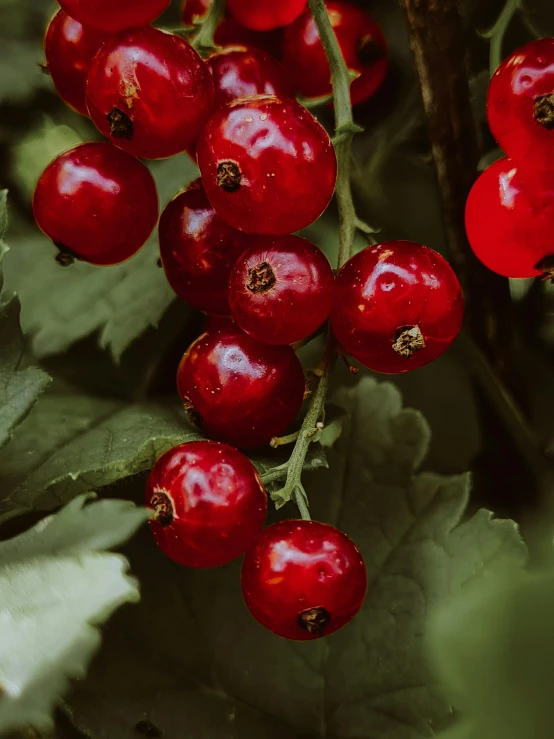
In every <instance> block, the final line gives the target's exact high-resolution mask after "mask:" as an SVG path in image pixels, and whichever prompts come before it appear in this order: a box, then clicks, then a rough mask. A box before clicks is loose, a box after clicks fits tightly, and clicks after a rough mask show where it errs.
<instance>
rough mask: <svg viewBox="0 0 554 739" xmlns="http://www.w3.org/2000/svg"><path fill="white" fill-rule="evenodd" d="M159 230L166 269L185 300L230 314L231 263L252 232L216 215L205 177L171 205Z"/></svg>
mask: <svg viewBox="0 0 554 739" xmlns="http://www.w3.org/2000/svg"><path fill="white" fill-rule="evenodd" d="M158 233H159V238H160V255H161V258H162V265H163V268H164V270H165V274H166V276H167V279H168V282H169V284H170V285H171V287H172V288H173V290H175V292H176V293H177V295H178V296H179V297H180V298H181V300H184V301H185V303H188V304H189V305H191V306H192V307H193V308H196V310H200V311H203V312H204V313H209V314H211V315H221V316H224V315H228V314H229V313H230V312H231V310H230V307H229V275H230V273H231V268H232V267H233V265H234V263H235V262H236V260H237V258H238V257H239V256H240V255H241V254H242V252H243V251H244V250H245V249H246V247H247V246H248V245H249V244H250V241H251V238H252V237H250V236H248V235H247V234H243V233H242V231H237V230H236V229H234V228H231V226H229V225H228V224H227V223H225V221H224V220H222V219H221V218H220V217H219V216H218V215H217V213H216V212H215V210H214V209H213V208H212V206H211V205H210V203H209V201H208V198H207V197H206V193H205V192H204V188H203V187H202V181H201V180H195V181H194V182H193V183H192V184H191V185H189V187H188V188H187V190H186V191H185V192H183V193H181V194H180V195H177V197H176V198H175V199H174V200H172V201H171V202H170V203H169V204H168V205H167V207H166V208H165V210H164V212H163V213H162V216H161V218H160V225H159V229H158Z"/></svg>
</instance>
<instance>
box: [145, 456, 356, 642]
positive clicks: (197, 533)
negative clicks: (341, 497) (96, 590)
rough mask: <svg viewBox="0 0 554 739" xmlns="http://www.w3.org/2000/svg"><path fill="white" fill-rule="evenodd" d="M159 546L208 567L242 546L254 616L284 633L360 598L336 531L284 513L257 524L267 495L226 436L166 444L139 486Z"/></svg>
mask: <svg viewBox="0 0 554 739" xmlns="http://www.w3.org/2000/svg"><path fill="white" fill-rule="evenodd" d="M146 502H147V505H148V507H149V508H151V509H152V510H153V511H154V512H155V519H154V520H152V522H151V524H150V526H151V528H152V532H153V534H154V536H155V538H156V541H157V542H158V544H159V546H160V548H161V549H162V550H163V551H164V552H165V554H167V555H168V556H169V557H171V559H173V560H175V562H177V563H178V564H180V565H184V566H185V567H217V566H219V565H223V564H226V563H227V562H230V561H231V560H233V559H235V558H237V557H239V556H240V555H241V554H244V553H246V556H245V558H244V561H243V565H242V578H241V579H242V592H243V595H244V599H245V602H246V605H247V606H248V608H249V610H250V611H251V612H252V614H253V615H254V617H255V618H256V619H257V620H258V621H259V622H260V623H261V624H262V625H263V626H265V627H266V628H268V629H270V630H271V631H273V632H274V633H276V634H279V636H283V637H286V638H287V639H315V638H317V637H320V636H326V635H328V634H331V633H332V632H334V631H336V630H337V629H340V628H341V627H342V626H344V625H345V624H346V623H348V621H350V620H351V619H352V618H353V617H354V616H355V615H356V613H357V612H358V611H359V609H360V608H361V606H362V603H363V599H364V596H365V591H366V585H367V577H366V571H365V566H364V563H363V559H362V556H361V554H360V552H359V550H358V549H357V547H356V546H355V544H354V543H353V542H352V541H351V540H350V539H349V538H348V537H347V536H346V535H345V534H343V533H342V532H341V531H339V530H338V529H336V528H334V527H333V526H329V525H327V524H324V523H319V522H316V521H302V520H288V521H281V522H280V523H276V524H273V525H272V526H268V527H267V528H266V529H264V530H262V529H263V525H264V522H265V516H266V509H267V496H266V493H265V490H264V487H263V484H262V482H261V480H260V478H259V476H258V473H257V472H256V469H255V468H254V466H253V464H252V463H251V462H250V460H249V459H247V457H245V456H244V455H243V454H241V453H240V452H239V451H237V450H236V449H233V447H231V446H228V445H227V444H220V443H217V442H214V441H195V442H190V443H188V444H182V445H181V446H178V447H175V448H174V449H171V450H170V451H169V452H167V453H166V454H164V455H163V456H162V457H160V459H159V460H158V461H157V463H156V464H155V466H154V468H153V469H152V472H151V473H150V477H149V478H148V483H147V486H146Z"/></svg>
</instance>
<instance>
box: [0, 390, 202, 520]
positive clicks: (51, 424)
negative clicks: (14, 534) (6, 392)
mask: <svg viewBox="0 0 554 739" xmlns="http://www.w3.org/2000/svg"><path fill="white" fill-rule="evenodd" d="M197 438H201V437H200V436H199V434H198V433H197V432H196V431H195V430H193V429H191V428H190V427H189V426H188V425H187V421H186V419H185V416H184V412H183V410H182V409H181V407H180V406H178V405H177V404H165V405H164V404H161V403H144V404H125V403H120V402H118V401H112V400H102V399H99V398H93V397H88V396H83V395H74V394H67V395H53V394H52V395H46V396H44V397H43V398H42V400H41V402H40V403H39V405H38V406H37V407H36V408H35V409H34V410H33V412H32V413H31V414H30V416H29V417H28V418H27V420H26V421H25V422H24V423H23V424H22V425H21V426H20V427H19V429H18V430H17V431H16V433H15V434H14V437H13V440H12V442H11V444H10V445H9V447H7V448H6V449H5V450H3V451H2V452H0V490H1V493H0V497H1V500H0V511H2V512H3V513H9V514H13V513H18V512H23V511H26V510H50V509H52V508H55V507H56V506H59V505H60V504H62V503H66V502H67V501H69V500H71V499H72V498H74V497H75V496H76V495H78V494H79V493H82V492H85V491H88V490H94V489H96V488H98V487H102V486H105V485H109V484H111V483H113V482H116V481H118V480H121V479H124V478H125V477H128V476H129V475H134V474H136V473H137V472H141V471H143V470H147V469H150V468H151V467H152V466H153V464H154V462H155V461H156V459H157V458H158V457H159V456H160V455H161V454H163V452H165V451H167V450H168V449H170V448H171V447H173V446H175V445H176V444H179V443H182V442H184V441H191V440H192V439H197Z"/></svg>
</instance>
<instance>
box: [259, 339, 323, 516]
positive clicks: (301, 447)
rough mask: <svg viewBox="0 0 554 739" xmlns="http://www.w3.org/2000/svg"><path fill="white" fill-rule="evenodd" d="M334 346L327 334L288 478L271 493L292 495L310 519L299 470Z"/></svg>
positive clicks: (318, 417) (277, 496) (313, 428)
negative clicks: (320, 369)
mask: <svg viewBox="0 0 554 739" xmlns="http://www.w3.org/2000/svg"><path fill="white" fill-rule="evenodd" d="M335 353H336V352H335V349H334V337H333V336H332V335H331V334H330V335H329V340H328V343H327V352H326V354H325V360H324V369H323V374H322V375H321V377H320V378H319V382H318V385H317V389H316V390H315V392H314V394H313V395H312V400H311V402H310V407H309V408H308V412H307V414H306V417H305V418H304V421H303V423H302V427H301V429H300V432H299V434H298V439H297V441H296V444H295V447H294V450H293V452H292V454H291V456H290V459H289V461H288V463H287V477H286V482H285V486H284V487H283V488H282V490H279V491H278V492H277V493H274V494H273V495H272V498H273V499H274V500H283V501H287V500H290V499H291V498H293V497H294V499H295V501H296V504H297V505H298V510H299V511H300V515H301V516H302V518H304V519H306V520H308V521H309V520H310V512H309V510H308V506H307V502H306V501H307V497H306V493H305V492H304V488H303V487H302V483H301V478H302V470H303V468H304V461H305V459H306V454H307V453H308V449H309V448H310V444H311V443H312V441H314V438H316V433H315V431H316V428H317V423H318V421H320V420H321V417H322V415H323V407H324V405H325V398H326V397H327V390H328V388H329V377H330V375H331V369H332V367H333V363H334V356H335ZM263 479H264V482H267V477H266V476H264V478H263Z"/></svg>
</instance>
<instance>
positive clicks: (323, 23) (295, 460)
mask: <svg viewBox="0 0 554 739" xmlns="http://www.w3.org/2000/svg"><path fill="white" fill-rule="evenodd" d="M309 6H310V10H311V13H312V16H313V19H314V22H315V24H316V27H317V30H318V33H319V37H320V39H321V41H322V44H323V48H324V50H325V54H326V56H327V61H328V62H329V66H330V68H331V83H332V86H333V102H334V108H335V137H334V139H333V145H334V147H335V152H336V154H337V163H338V173H337V186H336V198H337V206H338V211H339V253H338V259H337V267H338V268H339V269H340V268H341V267H342V266H343V264H345V263H346V262H347V261H348V260H349V259H350V257H351V256H352V252H353V249H354V239H355V237H356V230H357V229H358V228H360V229H361V230H362V231H364V233H372V232H373V230H372V229H371V227H370V226H368V225H367V224H365V223H363V221H361V220H360V219H359V218H358V216H357V215H356V209H355V207H354V200H353V198H352V189H351V187H350V163H351V153H352V138H353V137H354V135H355V134H356V133H359V132H360V131H361V130H362V129H361V128H360V127H359V126H357V125H356V124H355V123H354V118H353V116H352V105H351V101H350V85H351V84H352V82H353V80H354V79H355V77H354V75H353V74H352V73H351V72H350V71H349V69H348V67H347V66H346V63H345V61H344V58H343V56H342V52H341V50H340V46H339V42H338V41H337V37H336V35H335V32H334V30H333V26H332V25H331V21H330V20H329V16H328V14H327V9H326V7H325V2H324V0H309ZM336 358H337V349H336V342H335V337H334V336H333V333H332V332H331V330H329V335H328V339H327V348H326V350H325V356H324V358H323V361H322V364H321V374H320V375H319V377H318V381H317V388H316V389H315V391H314V393H313V395H312V398H311V401H310V406H309V408H308V412H307V414H306V417H305V418H304V421H303V423H302V427H301V429H300V432H299V434H298V439H297V441H296V444H295V447H294V450H293V452H292V454H291V457H290V459H289V461H288V463H287V476H286V481H285V486H284V487H283V488H282V489H281V490H279V491H277V492H276V493H274V494H273V495H272V497H273V499H274V500H275V501H277V502H278V501H281V505H282V504H283V503H284V502H287V501H288V500H290V499H291V498H294V499H295V501H296V504H297V506H298V510H299V511H300V515H301V516H302V518H304V519H306V520H310V511H309V509H308V503H307V501H308V499H307V497H306V493H305V491H304V488H303V486H302V482H301V478H302V470H303V468H304V462H305V459H306V455H307V453H308V450H309V448H310V444H311V443H312V442H313V441H316V440H317V438H318V434H317V432H316V429H317V424H318V423H319V422H320V421H321V419H322V418H323V415H324V407H325V399H326V397H327V391H328V389H329V378H330V375H331V370H332V369H333V366H334V364H335V360H336Z"/></svg>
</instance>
